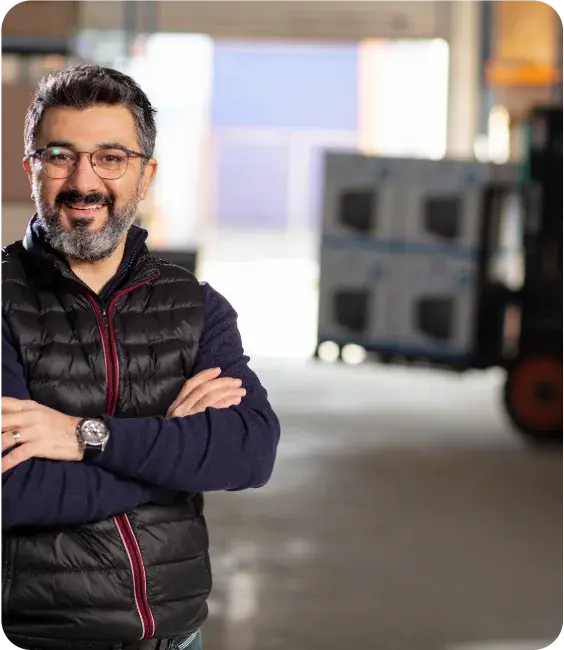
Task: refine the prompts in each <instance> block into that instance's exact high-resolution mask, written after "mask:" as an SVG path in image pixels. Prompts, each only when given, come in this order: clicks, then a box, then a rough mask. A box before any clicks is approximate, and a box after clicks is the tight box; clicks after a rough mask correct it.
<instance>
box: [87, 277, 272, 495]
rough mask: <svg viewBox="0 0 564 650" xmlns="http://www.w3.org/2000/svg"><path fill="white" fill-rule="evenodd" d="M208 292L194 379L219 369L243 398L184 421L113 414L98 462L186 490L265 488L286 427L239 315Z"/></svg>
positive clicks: (117, 471)
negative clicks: (246, 347) (253, 365)
mask: <svg viewBox="0 0 564 650" xmlns="http://www.w3.org/2000/svg"><path fill="white" fill-rule="evenodd" d="M203 289H204V297H205V309H204V328H203V331H202V336H201V338H200V346H199V350H198V355H197V358H196V362H195V366H194V368H193V374H196V373H198V372H200V371H201V370H204V369H206V368H212V367H219V368H221V370H222V375H223V376H228V377H236V378H240V379H241V380H242V383H243V387H244V388H245V389H246V390H247V394H246V395H245V397H244V398H243V401H242V402H241V404H240V405H239V406H233V407H230V408H227V409H214V408H208V409H207V410H206V411H205V412H204V413H198V414H196V415H189V416H186V417H181V418H171V419H165V418H163V417H149V418H119V417H105V418H104V419H105V421H106V423H107V424H108V426H109V428H110V432H111V434H110V440H109V442H108V444H107V446H106V449H105V450H104V452H103V453H102V454H100V455H99V456H98V457H97V458H96V459H95V460H93V461H92V462H93V463H95V464H98V465H100V466H101V467H104V468H105V469H108V470H109V471H111V472H113V473H115V474H118V475H120V476H127V477H131V478H136V479H139V480H142V481H147V482H148V483H152V484H155V485H161V486H163V487H167V488H171V489H174V490H180V491H211V490H240V489H245V488H251V487H260V486H262V485H264V484H265V483H266V482H267V481H268V480H269V478H270V476H271V474H272V471H273V467H274V461H275V456H276V450H277V445H278V440H279V437H280V424H279V421H278V418H277V417H276V415H275V413H274V411H273V409H272V407H271V405H270V403H269V401H268V396H267V392H266V390H265V389H264V388H263V386H262V385H261V383H260V381H259V379H258V377H257V375H256V374H255V373H254V372H253V371H252V370H251V369H250V367H249V357H248V356H246V355H245V354H244V352H243V345H242V342H241V336H240V333H239V329H238V327H237V313H236V312H235V310H234V309H233V307H232V306H231V305H230V304H229V302H228V301H227V300H226V299H225V298H224V297H223V296H222V295H221V294H219V293H218V292H217V291H215V290H214V289H212V288H211V287H210V286H209V285H208V284H203Z"/></svg>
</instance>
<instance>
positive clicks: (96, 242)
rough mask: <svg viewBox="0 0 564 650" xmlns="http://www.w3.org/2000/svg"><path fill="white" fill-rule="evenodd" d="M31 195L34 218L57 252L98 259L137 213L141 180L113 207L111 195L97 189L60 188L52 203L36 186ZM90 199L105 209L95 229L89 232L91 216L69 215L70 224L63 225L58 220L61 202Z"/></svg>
mask: <svg viewBox="0 0 564 650" xmlns="http://www.w3.org/2000/svg"><path fill="white" fill-rule="evenodd" d="M33 189H34V197H35V202H36V208H37V220H38V223H39V225H40V226H41V228H42V229H43V231H44V232H45V239H46V240H47V242H48V243H49V244H50V245H51V246H52V247H53V248H54V249H55V250H56V251H57V252H59V253H61V254H62V255H64V256H65V257H69V258H71V259H74V260H78V261H80V262H99V261H100V260H103V259H105V258H107V257H109V256H110V255H111V254H112V253H113V252H114V251H115V250H116V248H117V247H118V245H119V243H120V242H121V240H122V239H123V237H124V236H125V234H126V233H127V231H128V230H129V229H130V228H131V226H132V225H133V223H134V222H135V220H136V218H137V215H138V207H139V202H140V200H141V197H140V195H141V183H139V185H138V187H137V189H136V190H135V194H134V195H133V196H132V197H131V198H130V199H129V200H128V201H127V203H126V204H125V205H124V206H123V207H121V208H119V209H116V207H115V199H114V198H113V197H112V196H109V195H104V194H102V193H101V192H91V193H90V194H84V195H82V194H80V193H79V192H77V191H75V190H69V191H66V192H61V193H60V194H59V195H58V196H57V198H56V200H55V205H54V206H53V207H51V206H49V205H48V204H47V203H46V202H45V201H44V200H43V199H42V198H41V194H40V191H39V188H38V187H34V188H33ZM78 202H84V203H91V204H92V205H104V206H105V207H106V209H107V210H108V218H107V219H106V221H105V223H104V224H103V225H102V227H101V228H100V229H99V230H98V231H97V232H89V227H90V225H91V223H92V222H93V219H89V218H81V219H71V221H70V227H67V228H65V227H64V226H63V225H62V223H61V216H60V208H61V206H62V205H63V204H64V203H78Z"/></svg>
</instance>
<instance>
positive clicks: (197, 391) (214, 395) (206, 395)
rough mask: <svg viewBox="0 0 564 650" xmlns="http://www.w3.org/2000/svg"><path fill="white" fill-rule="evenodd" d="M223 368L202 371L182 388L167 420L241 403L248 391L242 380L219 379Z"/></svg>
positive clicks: (168, 412)
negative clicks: (242, 386)
mask: <svg viewBox="0 0 564 650" xmlns="http://www.w3.org/2000/svg"><path fill="white" fill-rule="evenodd" d="M220 374H221V368H210V369H209V370H202V372H199V373H198V374H197V375H194V376H193V377H191V378H190V379H189V380H188V381H187V382H186V383H185V384H184V386H183V387H182V390H181V391H180V393H179V394H178V397H177V398H176V399H175V400H174V402H173V403H172V404H171V405H170V407H169V409H168V411H167V412H166V417H167V418H180V417H183V416H185V415H194V414H195V413H203V412H204V411H205V410H206V409H207V408H210V407H212V408H216V409H220V408H229V407H230V406H237V405H238V404H240V403H241V399H242V398H243V396H244V395H245V394H246V392H247V391H246V390H245V389H244V388H241V384H242V382H241V380H240V379H233V378H232V377H219V375H220Z"/></svg>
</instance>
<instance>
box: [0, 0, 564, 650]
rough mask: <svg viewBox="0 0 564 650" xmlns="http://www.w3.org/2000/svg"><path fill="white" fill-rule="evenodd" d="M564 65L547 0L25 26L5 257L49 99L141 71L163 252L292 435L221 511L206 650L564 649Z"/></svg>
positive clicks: (6, 143) (158, 12)
mask: <svg viewBox="0 0 564 650" xmlns="http://www.w3.org/2000/svg"><path fill="white" fill-rule="evenodd" d="M562 48H563V44H562V21H561V19H560V17H559V16H558V14H557V12H556V11H555V10H554V9H553V8H552V7H551V6H550V5H548V4H545V3H544V2H540V1H538V0H523V1H522V0H461V1H455V0H420V1H414V2H412V1H403V2H397V1H396V2H392V1H387V0H382V1H357V0H352V1H350V2H344V1H341V0H336V1H331V2H329V1H327V2H326V1H324V0H321V1H309V0H302V1H301V2H288V1H278V0H272V1H271V0H257V1H247V0H237V1H234V2H224V1H221V0H219V1H213V2H212V1H192V0H179V1H172V0H159V1H152V0H141V1H133V0H132V1H116V2H111V3H110V2H103V1H100V0H98V1H96V0H81V1H74V0H63V1H61V0H53V1H51V2H49V3H45V2H43V1H32V0H27V1H25V2H21V3H19V4H17V5H15V6H14V7H12V8H11V9H10V10H9V11H8V12H7V14H6V16H5V18H4V21H3V26H2V245H3V246H6V245H8V244H10V243H11V242H13V241H15V240H16V239H21V238H22V236H23V234H24V232H25V228H26V225H27V223H28V221H29V219H30V217H31V216H32V214H33V210H34V207H33V203H32V201H31V198H30V190H29V184H28V181H27V179H26V177H25V174H24V172H23V169H22V164H21V161H22V157H23V121H24V115H25V111H26V108H27V106H28V104H29V101H30V97H31V93H32V90H33V86H34V84H35V83H36V82H37V81H38V80H39V78H40V77H41V76H42V75H44V74H46V73H47V72H50V71H51V70H54V69H57V68H60V67H63V66H65V65H69V64H71V63H75V62H94V63H99V64H102V65H107V66H109V67H113V68H118V69H120V70H122V71H124V72H126V73H128V74H130V75H131V76H133V77H134V78H135V79H136V80H137V81H138V82H139V84H140V85H141V86H142V88H143V89H144V90H145V91H146V93H147V94H148V95H149V97H150V99H151V101H152V102H153V103H154V105H155V106H156V108H157V109H158V113H157V128H158V136H157V153H156V157H157V159H158V160H159V172H158V176H157V179H156V181H155V183H154V185H153V187H152V189H151V192H150V195H149V196H148V198H147V200H146V201H144V203H143V204H142V213H141V214H140V224H141V225H143V226H144V227H146V228H147V229H148V231H149V240H148V242H149V246H150V248H151V249H152V250H153V251H155V252H158V253H159V254H160V255H161V256H162V257H165V258H166V259H170V260H171V261H174V262H175V263H178V264H181V265H183V266H186V268H189V269H190V270H193V271H194V272H195V274H196V276H197V277H198V278H199V279H200V280H206V281H208V282H209V283H210V284H211V285H212V286H213V287H214V288H215V289H217V290H218V291H219V292H220V293H222V294H223V295H224V296H226V297H227V299H228V300H229V301H230V302H231V304H232V305H233V306H234V307H235V309H236V310H237V312H238V315H239V327H240V330H241V334H242V337H243V343H244V346H245V351H246V353H247V354H248V355H249V356H250V357H251V365H252V367H253V369H254V370H255V371H256V372H257V374H258V375H259V377H260V379H261V381H262V383H263V384H264V385H265V387H266V388H267V390H268V392H269V396H270V400H271V403H272V405H273V406H274V409H275V411H276V413H277V414H278V416H279V418H280V422H281V427H282V434H281V440H280V444H279V448H278V458H277V463H276V467H275V471H274V475H273V477H272V479H271V480H270V482H269V483H268V484H267V485H266V486H265V487H263V488H261V489H259V490H251V491H246V492H233V493H229V492H227V493H210V494H207V495H206V513H207V519H208V525H209V530H210V539H211V561H212V570H213V577H214V588H213V592H212V596H211V599H210V602H209V607H210V616H209V620H208V621H207V622H206V624H205V626H204V628H203V638H204V647H205V648H206V649H209V650H286V649H289V648H292V649H294V648H295V649H296V650H318V649H321V648H323V649H325V650H341V649H343V648H346V649H354V650H373V649H374V650H376V649H378V650H538V649H540V648H544V647H547V646H549V645H550V644H551V643H552V642H554V641H555V640H556V639H557V637H558V636H559V635H560V632H561V628H562V614H563V599H562V575H563V573H562V557H563V553H562V551H563V547H562V447H561V442H562V297H561V296H562ZM173 180H174V183H173V182H172V181H173ZM258 296H260V299H258V298H257V297H258ZM555 647H556V646H555Z"/></svg>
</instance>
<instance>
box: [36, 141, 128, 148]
mask: <svg viewBox="0 0 564 650" xmlns="http://www.w3.org/2000/svg"><path fill="white" fill-rule="evenodd" d="M48 147H67V148H68V149H76V146H75V145H74V144H73V143H72V142H66V141H64V140H52V141H51V142H48V143H47V144H46V145H45V147H44V148H45V149H47V148H48ZM95 147H96V149H128V150H130V148H129V147H126V146H125V145H124V144H122V143H121V142H102V143H99V144H96V145H95Z"/></svg>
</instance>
